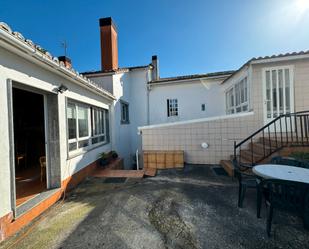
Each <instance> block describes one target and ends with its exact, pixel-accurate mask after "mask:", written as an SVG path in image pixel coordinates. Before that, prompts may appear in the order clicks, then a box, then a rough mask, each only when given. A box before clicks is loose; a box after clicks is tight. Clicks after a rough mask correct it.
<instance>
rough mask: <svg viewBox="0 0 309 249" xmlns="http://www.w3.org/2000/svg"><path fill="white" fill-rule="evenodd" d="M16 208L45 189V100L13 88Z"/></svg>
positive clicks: (39, 95) (34, 94)
mask: <svg viewBox="0 0 309 249" xmlns="http://www.w3.org/2000/svg"><path fill="white" fill-rule="evenodd" d="M13 123H14V147H15V148H14V149H15V150H14V151H15V184H16V206H20V205H21V204H23V203H25V202H26V201H28V200H30V199H32V198H33V197H35V196H36V195H38V194H40V193H41V192H43V191H44V190H46V188H47V184H46V181H47V179H46V148H45V118H44V96H43V95H42V94H37V93H33V92H30V91H25V90H21V89H18V88H13Z"/></svg>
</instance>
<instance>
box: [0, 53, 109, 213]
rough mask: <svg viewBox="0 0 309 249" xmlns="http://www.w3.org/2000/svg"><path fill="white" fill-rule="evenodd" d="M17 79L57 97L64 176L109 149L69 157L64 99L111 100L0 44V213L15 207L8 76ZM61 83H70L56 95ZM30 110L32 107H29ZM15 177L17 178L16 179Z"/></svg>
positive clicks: (103, 102) (100, 103)
mask: <svg viewBox="0 0 309 249" xmlns="http://www.w3.org/2000/svg"><path fill="white" fill-rule="evenodd" d="M8 79H11V80H12V81H15V82H18V83H20V84H22V85H24V86H26V87H31V88H33V89H39V90H40V91H43V93H46V94H49V95H53V96H55V98H57V101H58V110H59V113H58V115H59V124H55V125H56V126H58V129H59V142H60V165H59V167H60V170H61V180H64V179H65V178H66V177H68V176H70V175H71V174H73V173H75V172H77V171H78V170H79V169H81V168H83V167H85V166H87V165H88V164H90V163H91V162H93V161H94V160H96V159H97V157H98V154H99V153H100V152H102V151H104V150H110V144H108V145H105V146H101V147H99V148H97V149H94V150H92V151H89V152H85V153H83V154H80V155H79V156H75V157H73V158H70V159H69V158H68V154H67V123H66V109H65V100H66V97H67V98H71V99H75V100H77V101H80V102H84V103H87V104H90V105H95V106H98V107H102V108H107V109H108V108H109V105H110V104H111V103H112V101H111V100H107V99H106V98H104V97H102V96H100V95H98V94H96V93H93V92H91V91H89V90H87V89H85V88H84V87H82V86H79V85H77V83H75V81H74V80H71V79H67V78H65V77H63V76H60V75H58V74H56V73H52V72H50V71H49V70H46V69H44V68H43V67H41V66H38V65H36V64H34V63H32V62H29V61H28V60H26V59H24V58H22V57H20V56H17V55H15V54H13V53H11V52H9V51H8V50H5V49H3V48H2V47H0V110H1V111H0V132H1V143H0V162H1V165H0V178H1V179H2V180H1V181H0V193H1V205H0V217H1V216H3V215H5V214H7V213H8V212H10V211H11V210H12V207H11V201H10V198H11V192H10V191H11V188H10V183H11V176H10V160H9V158H10V156H9V155H10V151H9V150H10V143H9V114H8V101H7V99H8V97H7V80H8ZM61 84H63V85H65V86H67V87H68V90H67V91H66V92H64V93H63V94H58V95H56V94H55V93H54V91H53V90H54V89H55V88H56V87H58V86H60V85H61ZM29 111H31V110H29ZM14 181H15V180H14Z"/></svg>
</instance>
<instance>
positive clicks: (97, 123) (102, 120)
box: [91, 107, 108, 144]
mask: <svg viewBox="0 0 309 249" xmlns="http://www.w3.org/2000/svg"><path fill="white" fill-rule="evenodd" d="M91 111H92V115H91V116H92V139H91V141H92V144H96V143H100V142H104V141H108V137H107V133H108V118H107V116H108V111H107V110H104V109H101V108H97V107H92V108H91Z"/></svg>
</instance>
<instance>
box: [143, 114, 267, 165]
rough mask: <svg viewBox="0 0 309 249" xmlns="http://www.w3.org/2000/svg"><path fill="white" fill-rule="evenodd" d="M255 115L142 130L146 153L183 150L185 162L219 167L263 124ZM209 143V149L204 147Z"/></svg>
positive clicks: (225, 117)
mask: <svg viewBox="0 0 309 249" xmlns="http://www.w3.org/2000/svg"><path fill="white" fill-rule="evenodd" d="M255 118H256V117H255V115H254V113H253V112H248V113H243V114H235V115H225V116H220V117H212V118H205V119H196V120H190V121H184V122H175V123H168V124H160V125H150V126H144V127H139V132H140V133H141V136H142V148H143V150H183V151H184V152H185V162H187V163H193V164H218V163H219V162H220V160H223V159H229V157H230V155H232V154H233V148H234V146H233V144H234V141H237V142H239V141H241V140H243V139H244V138H246V137H247V136H249V135H250V134H251V133H253V132H254V131H256V130H257V129H258V128H260V127H261V126H262V125H263V123H262V122H263V121H258V120H255ZM202 143H207V144H208V148H202V146H201V144H202Z"/></svg>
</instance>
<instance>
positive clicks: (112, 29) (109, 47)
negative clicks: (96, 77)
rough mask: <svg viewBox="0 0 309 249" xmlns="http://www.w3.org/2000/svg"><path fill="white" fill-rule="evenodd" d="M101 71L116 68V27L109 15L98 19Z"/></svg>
mask: <svg viewBox="0 0 309 249" xmlns="http://www.w3.org/2000/svg"><path fill="white" fill-rule="evenodd" d="M100 33H101V67H102V71H111V70H117V69H118V42H117V36H118V35H117V27H116V25H115V24H114V22H113V20H112V18H111V17H107V18H101V19H100Z"/></svg>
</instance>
